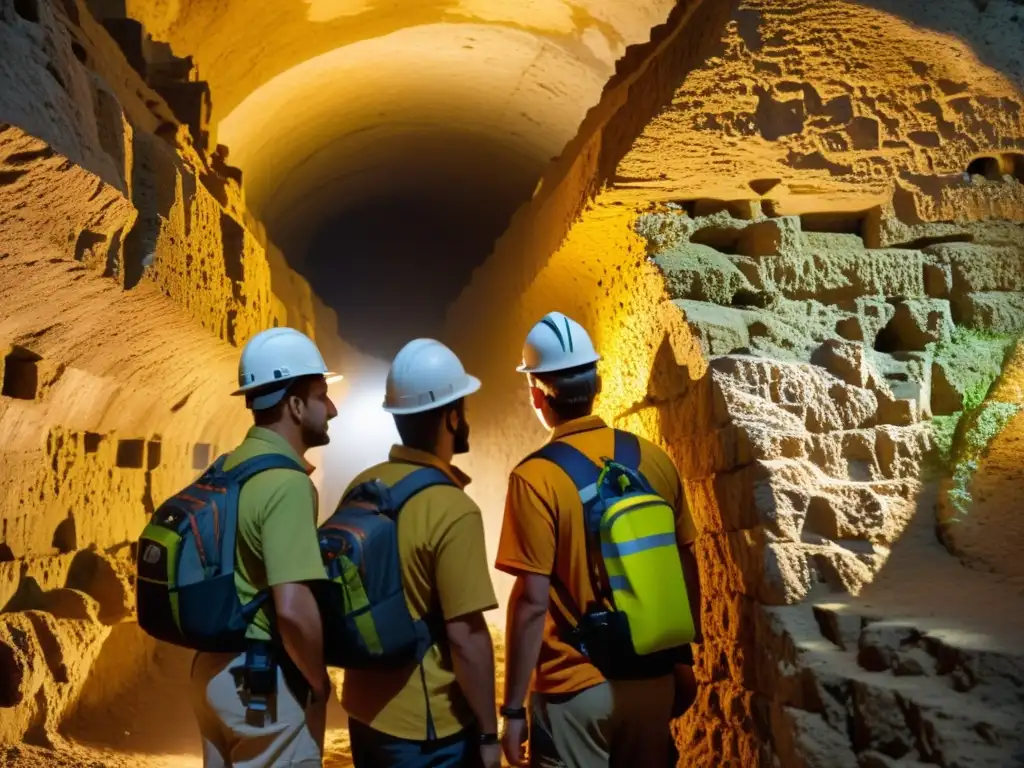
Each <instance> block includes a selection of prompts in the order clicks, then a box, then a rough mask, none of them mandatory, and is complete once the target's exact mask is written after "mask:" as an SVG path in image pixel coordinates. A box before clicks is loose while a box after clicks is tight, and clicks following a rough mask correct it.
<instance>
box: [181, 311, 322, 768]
mask: <svg viewBox="0 0 1024 768" xmlns="http://www.w3.org/2000/svg"><path fill="white" fill-rule="evenodd" d="M331 375H332V374H330V373H329V372H328V370H327V366H326V365H325V364H324V360H323V357H321V355H320V352H319V350H318V349H317V347H316V345H315V344H314V343H313V342H312V341H311V340H310V339H309V338H307V337H306V336H304V335H303V334H302V333H299V332H298V331H296V330H293V329H291V328H273V329H271V330H268V331H264V332H262V333H259V334H257V335H256V336H254V337H253V338H252V339H251V340H250V341H249V343H248V344H246V345H245V349H243V350H242V358H241V362H240V364H239V368H238V380H239V389H238V390H237V391H236V392H235V394H236V395H244V396H245V402H246V406H247V407H248V408H249V409H250V410H252V412H253V420H254V421H255V426H253V427H252V428H251V429H250V430H249V433H248V434H247V435H246V438H245V440H244V441H243V442H242V444H241V445H239V446H238V448H237V449H236V450H235V451H234V452H232V453H231V454H230V456H229V457H228V459H227V461H226V462H225V468H226V469H231V468H232V467H234V466H237V465H238V464H240V463H241V462H243V461H245V460H246V459H249V458H252V457H254V456H259V455H264V454H268V453H276V454H282V455H284V456H287V457H289V458H291V459H293V460H294V461H295V462H296V463H297V464H298V465H299V466H302V467H304V468H305V469H306V472H305V473H303V472H299V471H296V470H291V469H270V470H267V471H265V472H262V473H260V474H257V475H255V476H253V477H252V478H251V479H250V480H249V481H248V482H246V483H245V485H243V486H242V490H241V493H240V496H239V502H238V540H237V545H236V561H235V586H236V588H237V590H238V595H239V598H240V599H241V601H242V603H243V604H246V603H248V602H249V601H251V600H252V599H253V598H254V597H255V596H256V595H257V594H260V593H262V592H265V591H266V590H269V592H270V600H269V601H268V602H269V603H270V604H271V605H266V606H264V607H261V608H260V610H259V611H258V612H257V613H256V615H255V618H254V620H253V622H252V624H251V625H250V626H249V628H248V630H247V631H246V638H247V641H248V642H247V644H248V646H249V655H250V667H251V666H252V659H253V658H264V657H266V658H269V659H271V674H272V675H276V692H275V693H274V694H273V695H271V696H269V697H268V701H267V711H266V713H265V715H266V716H265V717H263V716H262V714H263V713H261V712H260V711H259V710H258V708H257V707H256V706H255V701H256V697H255V696H253V695H252V691H251V690H250V689H249V683H247V682H246V669H245V667H246V663H247V658H246V657H247V654H241V655H239V656H235V655H232V654H212V653H200V654H197V655H196V658H195V661H194V662H193V665H192V696H193V704H194V706H195V710H196V715H197V717H198V720H199V730H200V732H201V734H202V737H203V765H204V766H205V767H206V768H214V767H217V768H219V767H221V766H224V767H225V768H226V767H228V766H234V767H235V768H242V766H244V767H245V768H264V766H266V768H270V767H271V766H274V768H277V767H278V766H304V767H307V766H308V767H309V768H312V767H313V766H320V765H322V753H323V740H324V729H325V718H326V707H327V697H328V695H330V682H329V681H328V678H327V670H326V668H325V666H324V660H323V628H322V623H321V620H320V612H319V609H318V607H317V603H316V601H315V600H314V597H313V593H312V592H311V590H310V588H309V586H308V585H309V583H310V582H315V581H319V580H322V579H325V578H326V574H325V571H324V567H323V565H322V562H321V559H320V546H319V543H318V541H317V533H316V525H317V495H316V489H315V487H314V486H313V483H312V481H311V480H310V479H309V476H308V474H309V472H312V470H313V467H312V466H311V465H310V464H308V462H306V461H305V459H304V458H303V456H304V454H305V453H306V451H308V450H309V449H310V448H314V447H316V446H321V445H326V444H327V443H328V441H329V438H328V436H327V422H328V421H329V420H330V419H333V418H334V417H335V416H337V415H338V412H337V410H336V409H335V407H334V404H333V403H332V402H331V399H330V397H328V394H327V384H328V380H327V377H328V376H331ZM271 606H272V607H271ZM272 637H274V638H275V642H274V644H273V645H271V642H270V641H271V638H272ZM273 667H276V672H273V670H272V668H273ZM270 679H271V680H273V679H274V678H273V677H271V678H270Z"/></svg>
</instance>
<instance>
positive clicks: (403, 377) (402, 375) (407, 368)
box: [384, 339, 480, 415]
mask: <svg viewBox="0 0 1024 768" xmlns="http://www.w3.org/2000/svg"><path fill="white" fill-rule="evenodd" d="M478 389H480V379H478V378H476V377H475V376H470V375H469V374H468V373H466V369H465V368H463V367H462V363H461V362H460V361H459V358H458V357H456V356H455V353H454V352H452V351H451V350H450V349H448V347H446V346H445V345H444V344H442V343H441V342H440V341H435V340H434V339H413V340H412V341H410V342H409V343H408V344H406V345H405V346H404V347H402V349H401V350H400V351H399V352H398V354H397V355H395V360H394V362H393V363H391V370H390V371H388V382H387V390H386V393H385V395H384V410H385V411H387V412H388V413H394V414H396V415H403V414H410V413H422V412H423V411H430V410H433V409H434V408H440V407H441V406H442V405H448V404H449V403H454V402H455V401H456V400H459V399H460V398H463V397H465V396H466V395H471V394H473V393H474V392H476V391H477V390H478Z"/></svg>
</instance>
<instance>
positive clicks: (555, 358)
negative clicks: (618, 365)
mask: <svg viewBox="0 0 1024 768" xmlns="http://www.w3.org/2000/svg"><path fill="white" fill-rule="evenodd" d="M600 359H601V356H600V355H599V354H597V352H595V351H594V344H593V342H591V341H590V336H589V335H588V334H587V332H586V331H585V330H584V329H583V326H582V325H580V324H579V323H577V322H576V321H575V320H573V319H572V318H569V317H566V316H565V315H563V314H562V313H561V312H548V313H547V314H546V315H544V317H543V318H542V319H541V320H540V322H538V323H537V324H536V325H535V326H533V328H531V329H530V332H529V333H528V334H527V335H526V343H525V344H523V362H522V365H520V366H519V367H518V368H516V370H517V371H519V372H520V373H551V372H552V371H564V370H565V369H566V368H576V367H577V366H580V365H588V364H590V363H596V362H597V361H598V360H600Z"/></svg>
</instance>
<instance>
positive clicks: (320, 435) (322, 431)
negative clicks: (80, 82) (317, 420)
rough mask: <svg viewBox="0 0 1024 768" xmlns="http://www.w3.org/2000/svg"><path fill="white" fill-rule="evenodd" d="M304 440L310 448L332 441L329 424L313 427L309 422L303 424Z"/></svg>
mask: <svg viewBox="0 0 1024 768" xmlns="http://www.w3.org/2000/svg"><path fill="white" fill-rule="evenodd" d="M302 442H303V443H305V444H306V445H307V446H308V447H309V448H319V447H320V446H322V445H327V444H328V443H329V442H331V436H330V435H329V434H327V426H326V425H325V426H323V427H311V426H310V425H308V424H303V425H302Z"/></svg>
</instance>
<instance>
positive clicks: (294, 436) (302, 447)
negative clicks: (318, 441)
mask: <svg viewBox="0 0 1024 768" xmlns="http://www.w3.org/2000/svg"><path fill="white" fill-rule="evenodd" d="M264 429H269V430H270V431H271V432H273V433H274V434H276V435H278V436H279V437H281V438H283V439H284V441H285V442H286V443H288V445H290V446H291V448H292V450H293V451H295V453H297V454H298V455H299V457H300V458H305V456H306V451H308V450H309V446H307V445H306V444H305V443H304V442H303V441H302V435H301V434H300V433H299V431H298V430H296V429H291V428H290V427H289V426H286V425H284V424H271V425H269V426H266V427H264Z"/></svg>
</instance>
